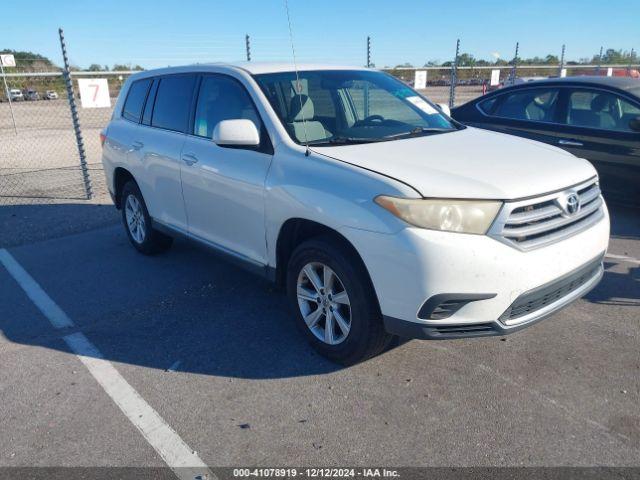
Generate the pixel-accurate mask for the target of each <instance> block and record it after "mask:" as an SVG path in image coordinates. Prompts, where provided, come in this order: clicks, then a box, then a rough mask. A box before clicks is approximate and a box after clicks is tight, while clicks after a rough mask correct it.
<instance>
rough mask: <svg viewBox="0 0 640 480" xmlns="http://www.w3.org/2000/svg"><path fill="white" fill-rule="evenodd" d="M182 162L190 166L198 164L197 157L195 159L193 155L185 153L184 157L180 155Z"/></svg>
mask: <svg viewBox="0 0 640 480" xmlns="http://www.w3.org/2000/svg"><path fill="white" fill-rule="evenodd" d="M182 161H183V162H184V163H186V164H187V165H189V166H191V165H193V164H194V163H198V157H196V156H195V155H194V154H193V153H185V154H184V155H182Z"/></svg>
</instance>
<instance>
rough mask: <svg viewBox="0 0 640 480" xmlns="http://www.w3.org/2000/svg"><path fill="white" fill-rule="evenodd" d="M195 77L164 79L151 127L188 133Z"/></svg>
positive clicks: (159, 86)
mask: <svg viewBox="0 0 640 480" xmlns="http://www.w3.org/2000/svg"><path fill="white" fill-rule="evenodd" d="M194 85H195V76H194V75H170V76H167V77H162V78H161V79H160V84H159V85H158V92H157V93H156V102H155V104H154V106H153V115H152V118H151V126H153V127H158V128H164V129H167V130H174V131H176V132H183V133H184V132H186V131H187V129H188V125H189V111H190V110H191V99H192V98H193V87H194Z"/></svg>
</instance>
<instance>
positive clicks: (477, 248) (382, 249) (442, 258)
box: [342, 207, 609, 339]
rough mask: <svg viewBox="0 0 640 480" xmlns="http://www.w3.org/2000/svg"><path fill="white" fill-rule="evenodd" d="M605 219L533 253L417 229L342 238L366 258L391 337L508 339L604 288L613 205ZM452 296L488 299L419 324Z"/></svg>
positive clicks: (352, 233)
mask: <svg viewBox="0 0 640 480" xmlns="http://www.w3.org/2000/svg"><path fill="white" fill-rule="evenodd" d="M604 213H605V215H604V217H603V218H602V219H601V220H600V221H598V222H597V223H596V224H594V225H593V226H592V227H591V228H589V229H587V230H585V231H582V232H580V233H579V234H576V235H573V236H571V237H569V238H566V239H564V240H562V241H559V242H557V243H554V244H551V245H547V246H545V247H542V248H538V249H535V250H530V251H521V250H518V249H516V248H513V247H511V246H509V245H505V244H504V243H502V242H499V241H497V240H495V239H493V238H490V237H488V236H485V235H468V234H457V233H447V232H439V231H431V230H424V229H418V228H405V229H403V230H401V231H400V232H398V233H396V234H391V235H390V234H379V233H374V232H369V231H363V230H357V229H350V228H345V229H343V230H342V233H343V234H344V235H345V236H346V237H347V238H348V239H349V240H350V241H351V242H352V243H353V244H354V246H355V247H356V249H357V250H358V252H359V253H360V254H361V256H362V258H363V260H364V263H365V265H366V267H367V269H368V271H369V274H370V276H371V280H372V282H373V285H374V288H375V290H376V294H377V297H378V301H379V304H380V308H381V311H382V314H383V317H384V320H385V326H386V328H387V330H388V331H389V332H390V333H394V334H397V335H401V336H403V337H413V338H427V339H436V338H437V339H445V338H460V337H476V336H487V335H504V334H507V333H512V332H514V331H517V330H520V329H522V328H524V327H526V326H530V325H532V324H533V323H536V322H537V321H539V320H542V319H543V318H546V317H548V316H549V315H551V314H553V313H555V312H556V311H558V310H559V309H561V308H563V307H565V306H566V305H568V304H569V303H571V302H572V301H574V300H576V299H577V298H580V297H581V296H583V295H585V294H586V293H587V292H588V291H589V290H591V289H592V288H593V287H595V286H596V285H597V283H598V282H599V280H600V278H601V277H602V274H603V270H602V264H601V261H602V256H603V254H604V252H605V251H606V249H607V245H608V239H609V217H608V213H607V211H606V207H605V208H604ZM585 269H586V270H585ZM576 275H578V277H579V278H577V280H576V279H575V278H574V277H575V276H576ZM580 275H582V276H580ZM572 278H574V280H576V281H575V282H574V283H575V284H574V285H571V279H572ZM562 282H565V284H564V287H563V288H560V287H562ZM567 282H568V283H567ZM556 287H557V288H556ZM448 294H456V295H460V296H464V295H468V296H470V297H482V296H484V298H483V299H480V300H477V301H470V302H468V303H466V304H464V305H463V306H462V307H461V308H459V309H457V310H455V312H454V313H453V314H452V315H450V316H448V317H447V318H443V319H425V318H424V316H422V317H423V318H420V316H419V314H418V312H419V311H420V309H421V307H422V306H423V305H424V304H425V302H426V301H427V300H428V299H430V298H432V297H434V296H436V295H443V296H444V295H448ZM545 296H546V299H545ZM541 298H542V300H541ZM512 312H515V313H512Z"/></svg>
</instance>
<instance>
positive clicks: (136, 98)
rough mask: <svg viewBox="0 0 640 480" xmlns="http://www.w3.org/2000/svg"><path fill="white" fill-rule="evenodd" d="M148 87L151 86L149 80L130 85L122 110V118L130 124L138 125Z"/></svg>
mask: <svg viewBox="0 0 640 480" xmlns="http://www.w3.org/2000/svg"><path fill="white" fill-rule="evenodd" d="M149 85H151V79H144V80H138V81H137V82H133V83H132V84H131V87H130V88H129V93H128V94H127V99H126V100H125V102H124V108H123V109H122V116H123V117H124V118H126V119H127V120H131V121H132V122H136V123H140V117H141V116H142V107H143V106H144V101H145V99H146V98H147V92H148V91H149Z"/></svg>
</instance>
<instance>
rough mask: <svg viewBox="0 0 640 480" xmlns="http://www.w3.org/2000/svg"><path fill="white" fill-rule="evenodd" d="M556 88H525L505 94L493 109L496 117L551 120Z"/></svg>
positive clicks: (553, 114) (553, 112)
mask: <svg viewBox="0 0 640 480" xmlns="http://www.w3.org/2000/svg"><path fill="white" fill-rule="evenodd" d="M557 103H558V90H557V89H553V88H527V89H523V90H517V91H514V92H511V93H507V94H505V95H504V96H503V97H502V98H500V99H499V101H498V103H497V105H496V106H495V108H494V109H493V113H492V114H493V115H494V116H496V117H503V118H513V119H515V120H528V121H532V122H553V120H554V116H555V111H556V104H557Z"/></svg>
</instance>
